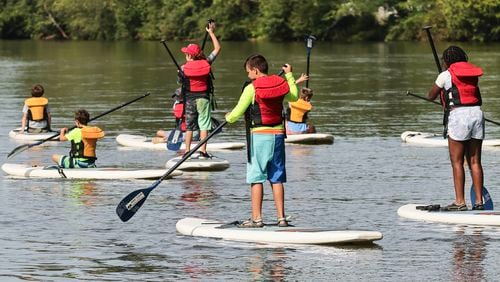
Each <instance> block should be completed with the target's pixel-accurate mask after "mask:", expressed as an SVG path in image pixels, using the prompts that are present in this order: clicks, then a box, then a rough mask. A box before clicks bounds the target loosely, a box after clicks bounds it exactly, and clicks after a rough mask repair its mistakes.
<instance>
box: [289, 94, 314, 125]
mask: <svg viewBox="0 0 500 282" xmlns="http://www.w3.org/2000/svg"><path fill="white" fill-rule="evenodd" d="M311 109H312V105H311V103H309V102H307V101H305V100H304V99H299V100H297V102H293V103H290V117H289V120H290V121H293V122H298V123H303V122H306V120H307V113H308V112H310V111H311Z"/></svg>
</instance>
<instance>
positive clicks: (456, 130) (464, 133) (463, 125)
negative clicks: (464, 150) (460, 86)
mask: <svg viewBox="0 0 500 282" xmlns="http://www.w3.org/2000/svg"><path fill="white" fill-rule="evenodd" d="M448 137H449V138H451V139H453V140H455V141H466V140H470V139H479V140H483V139H484V115H483V111H481V108H480V107H479V106H474V107H458V108H455V109H453V110H452V111H451V112H450V116H449V118H448Z"/></svg>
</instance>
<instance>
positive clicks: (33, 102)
mask: <svg viewBox="0 0 500 282" xmlns="http://www.w3.org/2000/svg"><path fill="white" fill-rule="evenodd" d="M44 92H45V90H44V89H43V86H42V85H40V84H35V85H33V87H32V88H31V98H28V99H26V100H25V101H24V107H23V117H22V119H21V133H23V132H28V133H41V132H48V131H51V130H50V122H51V119H52V116H51V114H50V108H49V100H48V99H47V98H45V97H42V96H43V94H44Z"/></svg>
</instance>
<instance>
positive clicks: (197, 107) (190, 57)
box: [181, 22, 221, 159]
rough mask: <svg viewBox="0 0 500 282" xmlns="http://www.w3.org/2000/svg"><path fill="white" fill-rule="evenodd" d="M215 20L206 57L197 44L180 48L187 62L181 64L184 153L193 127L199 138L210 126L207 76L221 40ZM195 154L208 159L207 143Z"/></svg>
mask: <svg viewBox="0 0 500 282" xmlns="http://www.w3.org/2000/svg"><path fill="white" fill-rule="evenodd" d="M214 30H215V23H214V22H210V23H209V24H208V27H207V28H206V31H207V32H208V34H209V35H210V38H211V39H212V42H213V45H214V50H213V51H212V52H211V53H210V55H208V57H206V58H205V55H204V54H203V51H202V50H201V48H200V46H199V45H198V44H189V45H188V46H186V47H183V48H182V49H181V51H182V52H183V53H184V54H185V55H186V63H185V64H184V65H183V66H182V70H183V73H184V77H182V78H181V79H182V92H183V93H182V95H183V97H184V99H185V101H184V107H185V119H186V135H185V137H184V138H185V143H186V153H188V152H189V150H191V142H192V141H193V131H196V130H200V138H201V139H204V138H205V137H207V135H208V131H209V130H210V128H211V110H210V96H211V93H213V85H212V80H211V77H210V70H211V64H212V63H213V62H214V60H215V58H216V57H217V55H218V54H219V52H220V49H221V47H220V44H219V41H218V40H217V37H216V36H215V33H214ZM198 158H203V159H210V158H211V155H210V154H208V153H207V144H206V143H205V144H203V146H202V147H201V148H200V152H199V155H198Z"/></svg>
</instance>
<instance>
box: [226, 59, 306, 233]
mask: <svg viewBox="0 0 500 282" xmlns="http://www.w3.org/2000/svg"><path fill="white" fill-rule="evenodd" d="M244 67H245V70H246V72H247V73H248V78H250V80H252V83H250V84H248V85H247V86H246V87H245V88H244V90H243V93H242V94H241V97H240V99H239V101H238V104H237V105H236V107H235V108H234V109H233V110H232V111H231V112H230V113H228V114H227V115H226V121H227V122H229V123H234V122H236V121H237V120H238V119H239V118H240V117H241V116H242V115H244V114H245V112H246V111H249V115H250V118H251V127H252V129H251V145H250V150H251V158H250V162H249V163H247V183H249V184H250V189H251V199H252V217H251V218H250V219H249V220H248V221H245V222H243V223H242V224H240V225H239V226H240V227H263V226H264V223H263V221H262V198H263V190H264V187H263V183H264V182H265V181H266V180H268V181H269V182H270V183H271V187H272V190H273V197H274V202H275V205H276V214H277V217H278V226H280V227H286V226H288V222H287V220H286V217H285V188H284V186H283V183H285V182H286V170H285V128H284V126H283V102H294V101H297V99H298V90H297V86H296V84H295V79H294V78H293V74H292V66H291V65H289V64H286V65H285V66H283V70H284V71H285V78H286V80H285V79H283V78H281V77H279V76H277V75H268V64H267V61H266V59H265V58H264V57H263V56H262V55H252V56H250V57H248V58H247V60H246V61H245V64H244Z"/></svg>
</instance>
